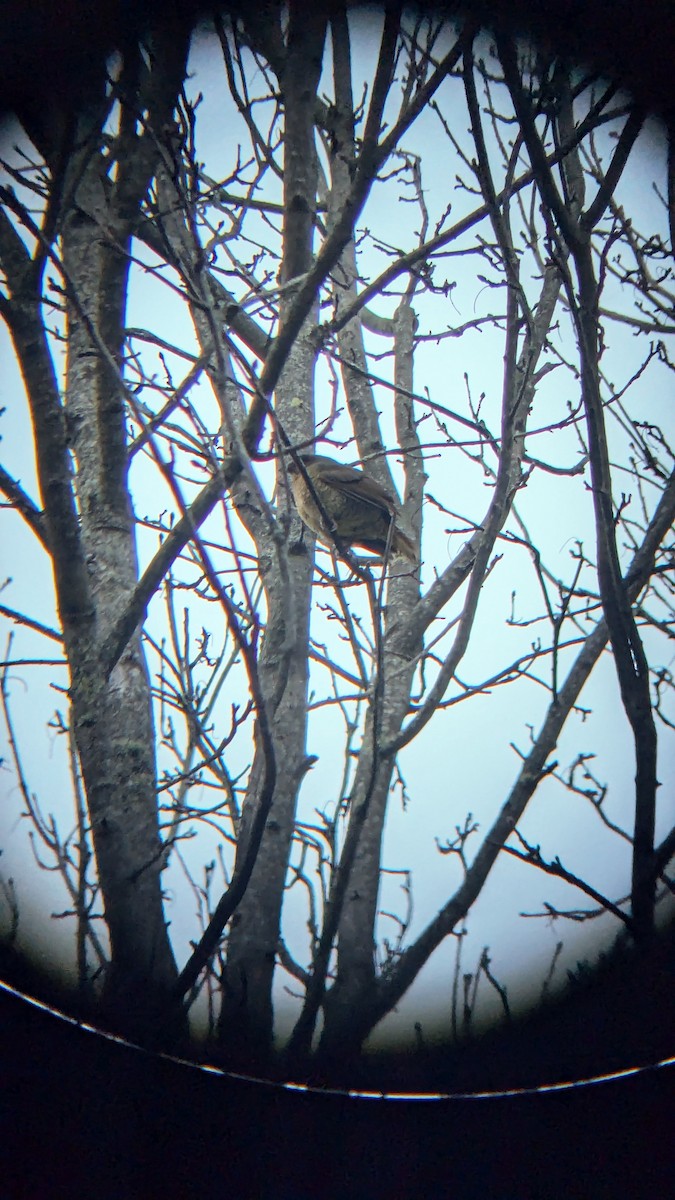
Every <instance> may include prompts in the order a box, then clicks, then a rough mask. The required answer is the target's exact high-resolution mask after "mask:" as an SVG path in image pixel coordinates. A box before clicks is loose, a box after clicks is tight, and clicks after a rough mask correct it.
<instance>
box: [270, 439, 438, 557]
mask: <svg viewBox="0 0 675 1200" xmlns="http://www.w3.org/2000/svg"><path fill="white" fill-rule="evenodd" d="M299 458H300V459H301V461H302V463H303V465H304V467H305V470H306V471H307V474H308V475H309V478H310V479H311V481H312V486H313V488H314V491H315V492H316V495H317V498H318V500H319V501H320V504H321V507H322V508H323V509H324V511H325V514H326V515H325V516H324V515H323V514H322V512H321V511H320V508H319V506H318V505H317V503H316V501H315V499H314V497H313V496H312V493H311V491H310V489H309V487H308V485H307V482H306V480H305V479H304V478H303V476H302V474H301V473H300V469H299V467H298V466H297V465H296V464H295V463H294V462H293V461H292V460H291V461H290V462H289V464H288V475H289V478H290V482H291V490H292V492H293V499H294V501H295V507H296V508H297V510H298V512H299V514H300V516H301V518H302V520H303V521H304V523H305V525H307V526H308V527H309V529H311V530H312V532H313V533H315V534H316V535H317V537H318V538H319V539H320V540H321V541H322V542H324V543H325V544H326V545H327V546H332V545H333V544H334V542H333V538H335V539H336V540H337V542H338V544H339V543H342V544H343V545H344V546H348V547H352V546H361V547H363V549H364V550H369V551H370V552H371V554H377V555H379V556H380V557H382V556H383V555H384V553H385V549H386V546H387V539H388V537H389V530H390V528H391V527H392V526H393V528H392V529H391V542H390V552H391V554H401V555H402V556H403V557H404V558H407V559H408V560H409V561H410V562H416V561H417V555H416V553H415V547H414V546H413V543H412V541H411V540H410V538H409V537H408V536H407V534H405V533H403V532H402V530H400V529H398V528H397V525H396V516H397V509H396V504H395V502H394V498H393V496H391V495H390V494H389V492H387V491H385V489H384V488H383V487H382V486H381V485H380V484H379V483H378V482H377V480H376V479H373V477H372V475H368V474H367V473H366V472H365V471H359V470H357V469H356V467H346V466H344V464H343V463H339V462H336V461H335V459H334V458H328V457H327V456H326V455H325V454H300V455H299ZM326 517H328V518H329V519H328V520H326ZM332 523H334V528H333V525H332ZM331 533H332V534H333V538H332V537H331Z"/></svg>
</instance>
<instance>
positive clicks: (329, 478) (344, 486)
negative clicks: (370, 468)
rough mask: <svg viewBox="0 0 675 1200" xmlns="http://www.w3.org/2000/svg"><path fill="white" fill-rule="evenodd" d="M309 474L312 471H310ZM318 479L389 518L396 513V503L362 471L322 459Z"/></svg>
mask: <svg viewBox="0 0 675 1200" xmlns="http://www.w3.org/2000/svg"><path fill="white" fill-rule="evenodd" d="M317 457H318V456H317ZM312 465H314V464H312ZM317 465H318V464H317ZM311 474H312V471H311V470H310V475H311ZM320 479H321V482H322V483H324V484H326V485H327V486H328V487H334V488H336V489H337V490H338V491H340V492H343V493H344V495H345V496H351V497H353V498H354V499H355V500H362V501H363V502H364V503H365V504H372V505H373V507H374V508H379V509H381V510H384V511H385V512H387V513H388V514H389V515H390V516H393V515H394V514H395V512H396V503H395V501H394V498H393V496H391V495H390V493H389V492H387V491H385V489H384V488H383V487H381V486H380V484H379V483H378V482H377V480H376V479H372V478H371V476H370V475H365V474H364V472H363V471H359V470H357V468H356V467H347V466H345V465H344V464H343V463H336V462H334V461H333V460H332V459H326V458H323V459H322V461H321V466H320Z"/></svg>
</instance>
